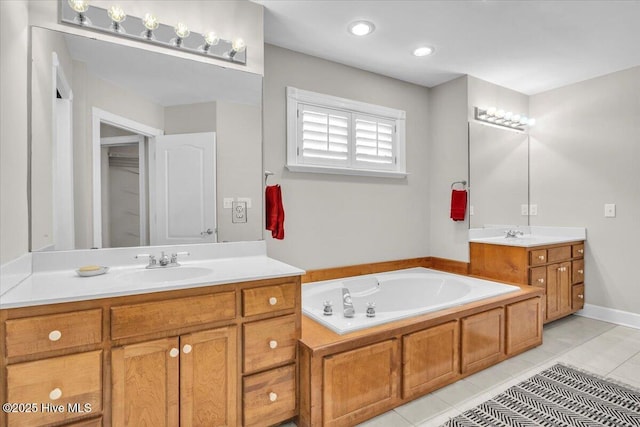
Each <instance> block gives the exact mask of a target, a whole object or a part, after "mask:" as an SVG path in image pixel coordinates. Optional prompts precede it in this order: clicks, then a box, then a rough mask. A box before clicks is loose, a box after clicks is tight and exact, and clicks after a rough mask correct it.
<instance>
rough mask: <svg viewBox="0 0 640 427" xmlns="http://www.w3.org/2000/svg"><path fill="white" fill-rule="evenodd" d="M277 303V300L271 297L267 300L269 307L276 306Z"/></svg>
mask: <svg viewBox="0 0 640 427" xmlns="http://www.w3.org/2000/svg"><path fill="white" fill-rule="evenodd" d="M277 303H278V298H276V297H271V298H269V305H276V304H277Z"/></svg>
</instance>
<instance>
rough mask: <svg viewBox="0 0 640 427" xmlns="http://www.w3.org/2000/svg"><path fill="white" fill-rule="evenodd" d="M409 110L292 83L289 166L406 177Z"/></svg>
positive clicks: (302, 170)
mask: <svg viewBox="0 0 640 427" xmlns="http://www.w3.org/2000/svg"><path fill="white" fill-rule="evenodd" d="M405 120H406V113H405V112H404V111H402V110H396V109H393V108H388V107H384V106H380V105H375V104H367V103H364V102H360V101H353V100H350V99H345V98H338V97H335V96H330V95H324V94H320V93H315V92H310V91H306V90H302V89H296V88H292V87H287V169H289V170H290V171H292V172H314V173H331V174H346V175H366V176H378V177H390V178H405V177H406V176H407V172H406V169H405V167H406V166H405V164H406V161H405V158H406V153H405V139H404V138H405Z"/></svg>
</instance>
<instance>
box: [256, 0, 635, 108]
mask: <svg viewBox="0 0 640 427" xmlns="http://www.w3.org/2000/svg"><path fill="white" fill-rule="evenodd" d="M255 1H256V2H257V3H260V4H263V5H264V7H265V41H266V42H267V43H270V44H274V45H277V46H281V47H284V48H288V49H291V50H295V51H298V52H303V53H307V54H309V55H313V56H317V57H321V58H325V59H329V60H332V61H336V62H339V63H343V64H347V65H351V66H354V67H357V68H361V69H364V70H368V71H372V72H375V73H379V74H383V75H387V76H391V77H394V78H397V79H400V80H405V81H408V82H412V83H416V84H419V85H423V86H428V87H431V86H435V85H438V84H440V83H443V82H446V81H448V80H451V79H453V78H456V77H458V76H461V75H464V74H469V75H472V76H474V77H478V78H480V79H483V80H487V81H489V82H492V83H495V84H498V85H501V86H505V87H508V88H511V89H514V90H517V91H519V92H522V93H525V94H528V95H532V94H535V93H539V92H544V91H546V90H550V89H553V88H556V87H560V86H564V85H567V84H571V83H574V82H577V81H582V80H586V79H589V78H593V77H596V76H600V75H603V74H608V73H611V72H614V71H619V70H623V69H627V68H631V67H633V66H637V65H640V0H623V1H614V0H600V1H596V0H589V1H578V0H569V1H551V0H548V1H534V0H519V1H516V0H513V1H506V0H503V1H492V0H486V1H481V0H475V1H470V0H467V1H453V0H449V1H426V0H423V1H419V0H414V1H406V0H396V1H389V0H255ZM358 19H366V20H369V21H371V22H373V23H374V24H375V26H376V30H375V31H374V32H373V33H372V34H370V35H368V36H365V37H356V36H353V35H351V34H349V33H347V25H348V24H349V23H350V22H352V21H354V20H358ZM423 44H426V45H430V46H433V47H435V49H436V51H435V54H433V55H431V56H428V57H422V58H417V57H414V56H413V55H412V51H413V49H414V48H416V47H417V46H420V45H423Z"/></svg>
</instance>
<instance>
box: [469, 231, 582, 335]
mask: <svg viewBox="0 0 640 427" xmlns="http://www.w3.org/2000/svg"><path fill="white" fill-rule="evenodd" d="M507 233H510V235H509V236H507ZM585 240H586V230H585V229H584V228H579V227H487V228H482V229H471V230H470V231H469V249H470V267H469V272H470V274H471V275H474V276H479V277H485V278H488V279H494V280H499V281H504V282H509V283H516V284H520V285H530V286H536V287H540V288H543V289H544V290H545V296H544V304H543V311H544V321H545V323H548V322H551V321H553V320H556V319H559V318H561V317H565V316H568V315H569V314H572V313H575V312H576V311H578V310H581V309H582V308H583V307H584V274H585V270H584V254H585Z"/></svg>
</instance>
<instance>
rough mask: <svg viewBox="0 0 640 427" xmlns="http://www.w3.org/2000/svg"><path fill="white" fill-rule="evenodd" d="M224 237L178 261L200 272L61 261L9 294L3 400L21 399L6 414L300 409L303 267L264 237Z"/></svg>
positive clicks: (69, 416)
mask: <svg viewBox="0 0 640 427" xmlns="http://www.w3.org/2000/svg"><path fill="white" fill-rule="evenodd" d="M225 245H226V244H223V245H208V246H211V249H210V250H213V251H222V252H219V253H216V254H213V253H208V254H206V255H205V256H206V257H207V258H206V259H203V260H200V261H187V262H185V265H184V266H181V267H174V268H175V269H176V270H175V271H178V270H179V269H180V268H184V267H187V268H188V269H186V270H184V271H185V272H187V274H193V273H194V272H198V273H199V274H200V273H202V275H201V277H199V278H190V279H185V280H182V281H180V280H175V279H174V280H171V281H165V282H158V281H157V280H155V281H148V282H145V281H144V280H140V281H139V282H138V283H137V284H134V283H126V285H125V284H123V283H124V282H126V280H125V279H128V278H131V277H142V278H144V277H146V276H145V273H144V270H143V269H144V265H137V266H135V267H131V266H125V267H117V268H112V269H111V271H110V272H109V273H108V274H106V275H103V276H97V277H88V278H80V277H77V276H76V275H75V273H74V271H73V270H69V269H62V270H58V271H49V272H42V273H34V274H31V275H30V276H29V277H28V278H27V279H25V280H24V281H23V282H22V283H20V284H18V285H17V286H15V287H14V288H12V289H10V290H9V291H7V292H5V293H4V294H3V295H2V296H0V304H1V305H0V320H1V321H2V322H1V325H2V326H1V328H2V329H0V338H1V339H0V351H1V353H2V366H1V368H2V371H3V375H2V379H1V380H0V382H1V384H0V400H2V401H3V402H10V403H11V404H13V405H14V406H15V408H13V407H12V408H9V411H5V412H8V413H5V414H2V416H3V417H4V419H3V420H2V423H1V424H2V425H11V426H44V425H52V424H55V425H65V426H67V425H68V426H101V425H113V426H123V425H154V426H155V425H157V426H160V425H165V426H177V425H218V426H236V425H245V426H252V425H272V424H277V423H279V422H281V421H285V420H288V419H291V418H293V417H294V416H295V415H296V413H297V412H296V410H297V401H296V389H297V370H298V369H297V352H296V349H297V341H298V339H299V338H300V330H301V329H300V325H301V318H300V313H301V312H300V306H299V301H300V275H301V274H302V273H303V271H302V270H299V269H297V268H295V267H291V266H289V265H286V264H284V263H281V262H279V261H276V260H273V259H270V258H268V257H266V255H265V253H266V251H265V246H264V242H250V243H246V244H245V243H236V244H228V245H227V246H226V247H225ZM206 246H207V245H201V247H199V248H198V249H195V250H196V251H206V250H207V249H206ZM203 247H205V248H204V249H203ZM220 248H222V249H220ZM119 251H126V250H123V249H120V250H119ZM128 251H130V250H128ZM87 252H90V251H87ZM34 255H35V254H34ZM104 255H108V254H104ZM126 255H127V259H130V255H131V254H130V253H127V254H126ZM194 255H195V256H196V257H198V254H194ZM39 256H40V255H39ZM51 256H53V257H60V256H64V255H63V254H60V253H54V254H51ZM78 256H79V257H80V259H81V258H82V256H91V254H90V253H89V254H84V255H83V253H79V255H78ZM200 256H203V255H202V254H200ZM38 262H40V261H38ZM47 262H55V260H54V261H51V260H47ZM77 262H78V261H76V264H77ZM137 262H139V261H137ZM35 263H36V260H34V264H35ZM196 266H197V267H196ZM34 267H35V265H34ZM197 269H202V270H197ZM207 269H208V270H210V273H209V274H208V275H206V274H204V273H206V272H207ZM147 271H152V270H147ZM156 271H159V270H156ZM167 271H169V270H167ZM136 272H142V273H136ZM132 273H135V274H133V276H132V275H131V274H132ZM173 274H174V275H177V273H173ZM178 276H179V275H178ZM123 278H124V279H123ZM83 290H84V292H83ZM5 372H6V375H4V373H5Z"/></svg>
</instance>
